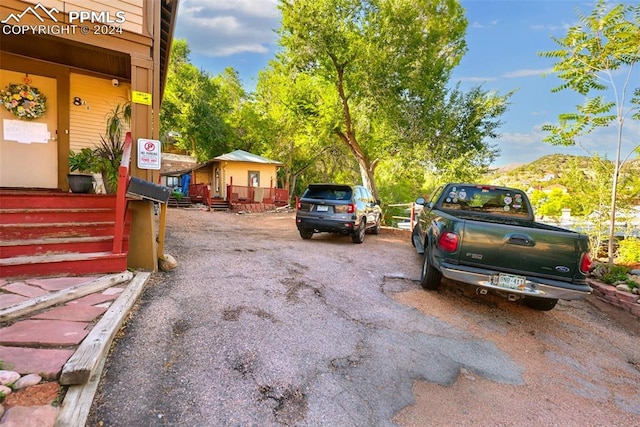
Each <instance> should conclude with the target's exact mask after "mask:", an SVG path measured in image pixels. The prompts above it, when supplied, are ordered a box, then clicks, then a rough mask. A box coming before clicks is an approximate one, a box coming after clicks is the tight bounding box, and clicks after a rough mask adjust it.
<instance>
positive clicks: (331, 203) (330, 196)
mask: <svg viewBox="0 0 640 427" xmlns="http://www.w3.org/2000/svg"><path fill="white" fill-rule="evenodd" d="M381 220H382V209H381V208H380V201H379V200H376V199H374V198H373V196H372V195H371V192H370V191H369V190H368V189H366V188H365V187H362V186H360V185H356V186H349V185H343V184H311V185H309V187H308V188H307V189H306V190H305V192H304V193H302V197H301V198H300V200H299V201H298V205H297V211H296V226H297V227H298V231H299V232H300V237H302V238H303V239H310V238H311V237H312V236H313V233H321V232H328V233H340V234H344V235H351V239H352V240H353V243H362V242H363V241H364V234H365V232H366V231H369V232H371V233H372V234H378V233H379V232H380V221H381Z"/></svg>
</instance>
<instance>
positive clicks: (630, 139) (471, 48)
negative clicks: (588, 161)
mask: <svg viewBox="0 0 640 427" xmlns="http://www.w3.org/2000/svg"><path fill="white" fill-rule="evenodd" d="M462 5H463V7H464V8H465V9H466V14H467V20H468V21H469V26H468V29H467V36H466V41H467V45H468V52H467V54H466V55H465V57H464V58H463V59H462V62H461V64H460V65H459V66H458V67H457V68H456V69H455V70H454V72H453V76H452V83H455V82H457V81H460V82H461V85H462V88H469V87H472V86H477V85H482V87H483V88H484V89H486V90H495V91H497V92H498V93H501V94H504V93H507V92H508V91H511V90H516V93H515V94H514V95H513V96H512V98H511V105H510V107H509V110H508V112H507V113H506V114H505V115H504V116H503V117H502V121H503V122H504V124H503V126H502V127H501V129H500V133H501V137H500V139H498V140H497V141H494V143H495V144H496V145H497V146H498V147H499V148H500V150H501V155H500V157H499V158H498V159H497V160H496V161H495V165H496V166H502V165H506V164H511V163H527V162H531V161H533V160H536V159H538V158H539V157H541V156H544V155H546V154H555V153H565V154H576V155H588V154H589V153H592V154H594V153H598V154H600V155H603V156H604V155H606V156H607V157H608V158H610V159H614V158H615V145H616V141H617V139H616V132H617V129H614V128H613V127H612V128H610V129H603V130H598V131H596V132H594V133H592V134H590V135H587V136H585V137H582V138H580V144H581V146H582V147H580V146H576V147H554V146H551V145H549V144H545V143H543V142H542V138H544V137H545V136H546V135H545V134H544V133H543V132H541V131H540V127H541V126H542V125H543V124H545V123H557V117H558V114H560V113H565V112H573V111H575V106H576V105H578V104H581V103H582V99H581V98H580V97H579V96H577V95H576V94H575V93H573V92H571V91H567V90H565V91H562V92H560V93H555V94H554V93H551V89H552V88H554V87H557V86H558V85H559V84H560V83H561V80H559V79H558V78H557V77H555V76H554V75H553V74H548V75H546V76H545V73H548V72H550V71H551V68H552V67H553V61H552V60H550V59H546V58H543V57H541V56H539V55H538V53H539V52H542V51H548V50H554V49H556V47H557V45H556V44H555V43H554V42H553V41H552V40H551V37H552V36H555V37H557V38H562V37H564V36H565V35H566V33H567V29H568V28H569V27H570V26H572V25H575V24H576V23H577V22H578V14H577V12H576V11H579V12H580V13H582V14H583V15H589V14H590V13H591V11H592V10H593V9H594V5H595V2H594V1H575V0H462ZM279 26H280V16H279V11H278V9H277V0H180V4H179V8H178V20H177V24H176V29H175V37H176V38H181V39H182V38H183V39H186V40H187V42H188V44H189V47H190V48H191V57H190V59H191V62H192V63H193V64H195V65H196V66H197V67H199V68H201V69H203V70H205V71H207V72H209V73H211V74H213V75H216V74H219V73H220V72H222V71H223V70H224V69H225V68H226V67H233V68H234V69H236V70H237V71H238V73H239V75H240V79H241V80H242V82H243V84H244V86H245V87H246V88H247V89H248V90H252V89H253V88H254V87H255V84H256V81H257V77H258V72H259V71H260V70H261V69H263V68H265V67H266V65H267V63H268V62H269V60H271V59H272V58H273V55H274V52H275V51H276V49H277V35H276V34H275V32H274V30H275V29H277V28H278V27H279ZM634 82H635V83H634ZM639 82H640V69H636V70H635V71H634V76H633V79H632V86H633V87H638V86H640V84H639ZM624 129H625V130H624V138H623V150H622V152H623V155H626V154H628V153H629V152H630V151H631V150H632V148H633V147H634V146H635V145H637V144H640V124H638V123H637V122H636V123H632V122H630V121H627V122H626V124H625V128H624ZM583 147H584V148H583ZM633 156H635V155H632V157H633Z"/></svg>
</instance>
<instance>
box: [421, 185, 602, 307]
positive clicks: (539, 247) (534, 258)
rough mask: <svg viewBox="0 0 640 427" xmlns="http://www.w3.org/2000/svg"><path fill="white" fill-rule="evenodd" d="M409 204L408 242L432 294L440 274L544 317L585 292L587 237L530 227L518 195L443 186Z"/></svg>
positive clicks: (522, 199) (479, 187) (423, 282)
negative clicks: (413, 216) (413, 213)
mask: <svg viewBox="0 0 640 427" xmlns="http://www.w3.org/2000/svg"><path fill="white" fill-rule="evenodd" d="M416 204H417V205H420V206H422V210H421V212H420V213H419V214H418V218H417V222H416V225H415V227H414V229H413V232H412V235H411V240H412V243H413V246H414V247H415V248H416V250H417V251H418V253H420V254H424V256H423V262H422V274H421V277H420V284H421V285H422V287H423V288H425V289H428V290H434V289H437V288H438V286H439V285H440V280H441V279H442V276H444V277H446V278H447V279H451V280H455V281H457V282H461V283H466V284H468V285H472V286H475V287H476V291H477V292H478V293H480V294H486V293H488V292H490V291H491V292H495V293H499V294H502V295H504V296H506V297H507V298H508V299H509V300H510V301H517V300H520V299H523V302H524V304H526V305H527V306H528V307H530V308H533V309H535V310H543V311H546V310H551V309H553V307H555V305H556V304H557V302H558V300H559V299H564V300H575V299H582V298H584V297H585V296H586V295H588V294H589V293H591V288H590V287H589V285H588V284H587V281H586V278H587V274H588V272H589V270H590V268H591V257H590V255H589V239H588V237H587V236H586V235H584V234H580V233H576V232H573V231H570V230H566V229H563V228H559V227H554V226H552V225H547V224H542V223H539V222H535V219H534V214H533V209H532V207H531V204H530V203H529V199H528V198H527V195H526V194H525V192H524V191H522V190H518V189H514V188H507V187H496V186H489V185H479V184H446V185H443V186H441V187H440V188H439V189H438V190H436V192H435V193H434V195H433V196H432V197H431V198H430V200H428V201H427V200H425V199H424V198H422V197H420V198H418V199H417V200H416Z"/></svg>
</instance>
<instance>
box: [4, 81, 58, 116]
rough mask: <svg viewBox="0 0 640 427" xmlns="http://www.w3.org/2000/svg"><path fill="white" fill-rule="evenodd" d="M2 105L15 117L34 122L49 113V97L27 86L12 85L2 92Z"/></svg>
mask: <svg viewBox="0 0 640 427" xmlns="http://www.w3.org/2000/svg"><path fill="white" fill-rule="evenodd" d="M0 97H1V98H2V105H4V108H6V109H7V111H10V112H11V113H12V114H13V115H14V116H16V117H17V118H19V119H23V120H33V119H37V118H39V117H42V115H43V114H44V112H45V111H47V105H46V102H47V97H46V96H44V95H43V94H42V93H40V91H39V90H38V89H37V88H35V87H31V86H29V84H28V83H27V81H25V84H16V83H10V84H9V85H8V86H7V87H6V88H5V89H3V90H2V91H0Z"/></svg>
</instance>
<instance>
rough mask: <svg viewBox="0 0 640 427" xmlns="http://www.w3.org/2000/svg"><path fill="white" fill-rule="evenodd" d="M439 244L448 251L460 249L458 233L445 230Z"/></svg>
mask: <svg viewBox="0 0 640 427" xmlns="http://www.w3.org/2000/svg"><path fill="white" fill-rule="evenodd" d="M438 246H440V247H441V248H442V250H444V251H447V252H455V251H456V250H457V249H458V235H457V234H456V233H452V232H450V231H447V232H444V233H442V234H441V235H440V238H439V239H438Z"/></svg>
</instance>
